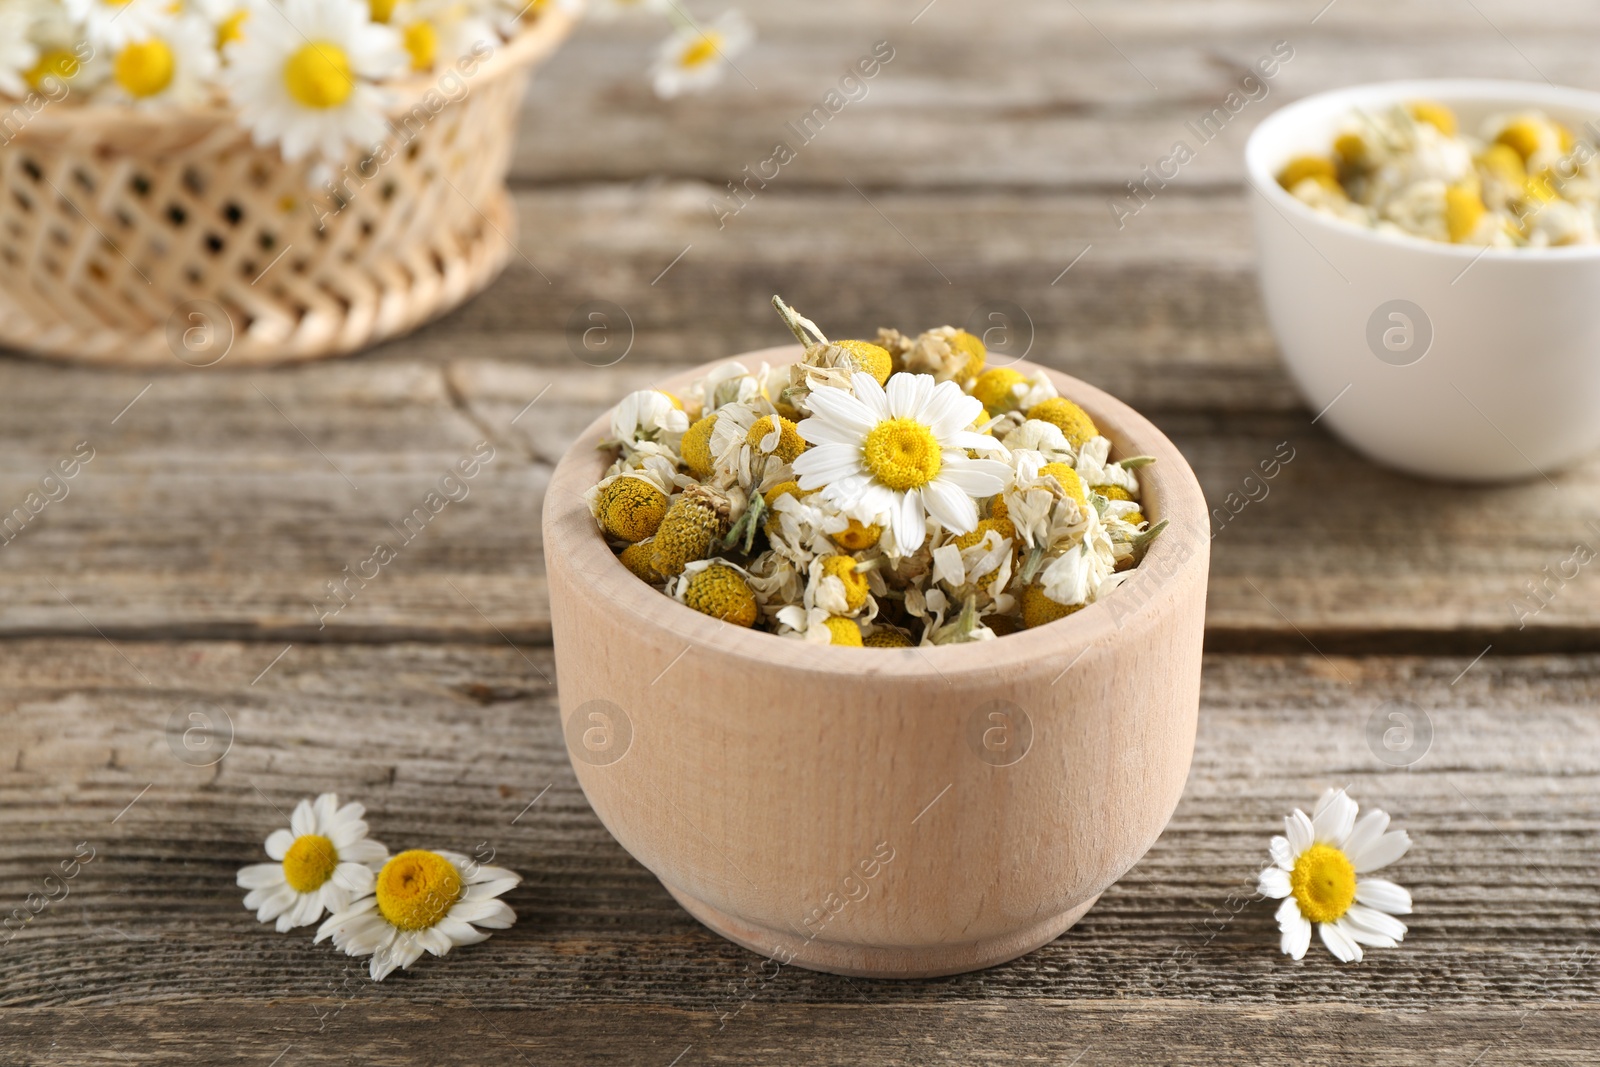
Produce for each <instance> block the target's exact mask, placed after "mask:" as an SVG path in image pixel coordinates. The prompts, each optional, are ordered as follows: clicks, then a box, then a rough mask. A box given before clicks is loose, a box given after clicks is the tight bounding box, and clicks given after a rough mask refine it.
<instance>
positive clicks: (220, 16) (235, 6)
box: [184, 0, 250, 50]
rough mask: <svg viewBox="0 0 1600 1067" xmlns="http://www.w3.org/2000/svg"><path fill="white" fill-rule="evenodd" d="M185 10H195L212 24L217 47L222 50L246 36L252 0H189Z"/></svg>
mask: <svg viewBox="0 0 1600 1067" xmlns="http://www.w3.org/2000/svg"><path fill="white" fill-rule="evenodd" d="M184 10H185V11H193V12H195V13H196V14H198V15H199V16H200V17H201V18H203V19H205V20H206V21H207V22H209V23H210V24H211V28H212V31H213V32H214V33H215V35H216V40H215V44H216V47H217V48H218V49H219V50H220V49H222V48H226V47H227V46H228V45H229V44H231V43H232V42H234V41H237V40H240V39H241V38H243V37H244V24H245V20H246V19H248V18H249V17H250V0H187V3H185V4H184Z"/></svg>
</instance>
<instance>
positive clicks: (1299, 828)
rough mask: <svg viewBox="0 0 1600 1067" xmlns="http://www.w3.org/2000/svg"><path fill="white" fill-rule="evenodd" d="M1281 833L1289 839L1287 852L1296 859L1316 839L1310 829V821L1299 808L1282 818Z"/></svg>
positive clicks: (1314, 833) (1314, 832)
mask: <svg viewBox="0 0 1600 1067" xmlns="http://www.w3.org/2000/svg"><path fill="white" fill-rule="evenodd" d="M1283 832H1284V836H1285V837H1287V838H1288V839H1289V851H1290V852H1292V853H1293V854H1294V855H1295V857H1296V858H1299V856H1300V853H1302V852H1304V851H1305V850H1306V849H1308V848H1310V847H1311V845H1312V842H1314V841H1315V840H1316V837H1317V835H1316V831H1314V830H1313V829H1312V828H1311V820H1310V819H1309V818H1307V817H1306V813H1305V812H1303V811H1301V810H1300V809H1299V808H1295V809H1294V814H1292V815H1285V816H1284V817H1283Z"/></svg>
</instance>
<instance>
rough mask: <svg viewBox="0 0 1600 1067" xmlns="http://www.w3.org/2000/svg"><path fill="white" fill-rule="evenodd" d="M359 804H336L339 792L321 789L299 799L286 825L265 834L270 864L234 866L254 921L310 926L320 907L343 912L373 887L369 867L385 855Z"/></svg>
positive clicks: (282, 927) (289, 926) (284, 927)
mask: <svg viewBox="0 0 1600 1067" xmlns="http://www.w3.org/2000/svg"><path fill="white" fill-rule="evenodd" d="M365 814H366V809H365V808H364V807H362V806H361V805H360V804H346V805H344V806H343V807H340V806H339V797H338V796H337V794H334V793H323V794H322V795H321V796H319V797H317V799H316V800H314V801H311V800H302V801H301V802H300V803H298V804H296V805H295V808H294V812H293V814H291V815H290V816H289V829H287V830H274V831H273V832H272V833H271V835H269V836H268V837H267V846H266V847H267V855H268V856H271V857H272V860H273V862H271V863H257V864H254V865H252V866H249V867H245V868H242V869H241V870H240V871H239V877H238V884H239V886H240V888H242V889H248V890H249V891H250V892H248V893H247V894H245V898H244V906H245V907H247V908H250V909H253V910H254V911H255V913H256V920H257V921H258V922H264V923H266V922H276V924H277V928H278V932H279V933H280V934H281V933H285V932H287V931H289V930H292V929H294V928H295V927H297V926H309V925H310V924H312V923H314V922H316V921H317V920H318V919H320V918H322V915H323V913H324V912H328V913H334V912H338V911H342V910H343V909H345V908H346V907H348V906H349V905H350V902H351V901H352V900H354V899H356V898H357V897H359V896H361V895H362V894H363V893H370V892H371V891H372V882H373V876H372V872H373V869H374V866H375V865H376V864H379V863H382V862H383V861H384V859H385V858H387V857H388V855H389V850H388V849H386V848H384V847H383V845H382V844H381V843H380V842H378V841H374V840H372V839H371V838H369V837H367V824H366V823H365V822H364V821H362V816H363V815H365Z"/></svg>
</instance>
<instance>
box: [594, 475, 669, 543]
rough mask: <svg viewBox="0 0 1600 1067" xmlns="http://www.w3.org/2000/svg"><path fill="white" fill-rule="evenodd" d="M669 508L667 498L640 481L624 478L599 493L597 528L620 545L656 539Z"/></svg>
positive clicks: (645, 482)
mask: <svg viewBox="0 0 1600 1067" xmlns="http://www.w3.org/2000/svg"><path fill="white" fill-rule="evenodd" d="M670 504H671V502H670V501H669V500H668V499H667V494H665V493H663V492H662V491H661V490H660V489H657V488H656V487H655V486H654V485H652V484H650V483H649V482H647V481H645V480H644V479H643V478H630V477H628V476H626V475H624V476H623V477H621V478H618V479H617V480H616V481H614V482H612V483H611V484H610V485H608V486H606V487H605V488H604V489H602V490H601V491H600V499H599V501H598V505H599V508H598V518H599V519H600V528H601V529H603V530H604V531H605V532H606V533H607V535H609V536H611V537H615V538H617V539H618V540H621V541H630V542H632V541H643V540H644V539H645V538H647V537H652V536H654V535H655V532H656V528H657V527H659V526H660V525H661V519H662V517H663V516H665V515H666V513H667V508H668V507H669V506H670Z"/></svg>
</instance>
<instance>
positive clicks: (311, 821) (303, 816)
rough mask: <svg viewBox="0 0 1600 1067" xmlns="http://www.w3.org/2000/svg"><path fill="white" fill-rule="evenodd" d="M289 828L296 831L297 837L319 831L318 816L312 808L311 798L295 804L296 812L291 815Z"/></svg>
mask: <svg viewBox="0 0 1600 1067" xmlns="http://www.w3.org/2000/svg"><path fill="white" fill-rule="evenodd" d="M289 829H290V830H292V831H294V836H296V837H304V836H306V835H307V834H314V833H316V832H317V817H316V815H315V814H314V813H313V812H312V810H311V802H310V801H309V800H302V801H301V802H300V803H298V804H296V805H295V806H294V812H293V813H292V814H291V815H290V816H289Z"/></svg>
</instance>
